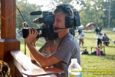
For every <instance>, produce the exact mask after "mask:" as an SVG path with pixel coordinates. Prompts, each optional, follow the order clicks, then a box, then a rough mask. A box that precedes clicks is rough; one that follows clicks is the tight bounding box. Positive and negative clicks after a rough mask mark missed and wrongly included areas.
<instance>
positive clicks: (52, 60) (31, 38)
mask: <svg viewBox="0 0 115 77" xmlns="http://www.w3.org/2000/svg"><path fill="white" fill-rule="evenodd" d="M37 36H38V32H37V30H35V29H29V35H28V37H27V38H25V41H26V44H27V46H28V48H29V50H30V53H31V54H32V56H33V58H34V59H35V60H36V61H37V62H39V63H40V65H41V67H47V66H51V65H53V64H56V63H58V62H59V61H60V60H59V59H58V58H56V57H55V56H51V57H48V58H47V57H45V56H43V55H42V54H40V52H37V50H36V48H35V40H36V37H37ZM33 42H34V43H33Z"/></svg>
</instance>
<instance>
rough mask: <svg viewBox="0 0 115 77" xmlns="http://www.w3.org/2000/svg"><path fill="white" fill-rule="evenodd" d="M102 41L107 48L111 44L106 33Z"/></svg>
mask: <svg viewBox="0 0 115 77" xmlns="http://www.w3.org/2000/svg"><path fill="white" fill-rule="evenodd" d="M102 41H103V44H104V45H105V46H109V43H110V42H109V41H110V39H109V37H108V36H107V34H106V33H104V34H103V38H102Z"/></svg>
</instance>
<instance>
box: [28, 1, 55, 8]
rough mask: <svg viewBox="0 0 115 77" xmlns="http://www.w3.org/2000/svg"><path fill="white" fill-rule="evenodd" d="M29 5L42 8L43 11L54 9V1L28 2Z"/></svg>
mask: <svg viewBox="0 0 115 77" xmlns="http://www.w3.org/2000/svg"><path fill="white" fill-rule="evenodd" d="M27 1H28V2H29V3H33V4H36V5H40V6H42V10H49V9H52V8H53V5H54V1H53V0H27Z"/></svg>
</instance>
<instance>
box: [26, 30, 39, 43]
mask: <svg viewBox="0 0 115 77" xmlns="http://www.w3.org/2000/svg"><path fill="white" fill-rule="evenodd" d="M38 34H39V33H38V31H37V30H36V29H33V28H29V35H28V36H27V38H25V41H26V43H27V44H32V45H35V42H36V41H37V40H38V38H36V37H37V36H38Z"/></svg>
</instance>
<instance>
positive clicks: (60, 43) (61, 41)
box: [56, 33, 68, 50]
mask: <svg viewBox="0 0 115 77" xmlns="http://www.w3.org/2000/svg"><path fill="white" fill-rule="evenodd" d="M67 35H68V33H67V34H66V35H65V36H64V37H63V38H62V39H61V40H60V42H59V44H58V46H57V49H59V47H60V46H61V45H62V43H63V41H64V39H65V38H66V36H67ZM57 49H56V50H57Z"/></svg>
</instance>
